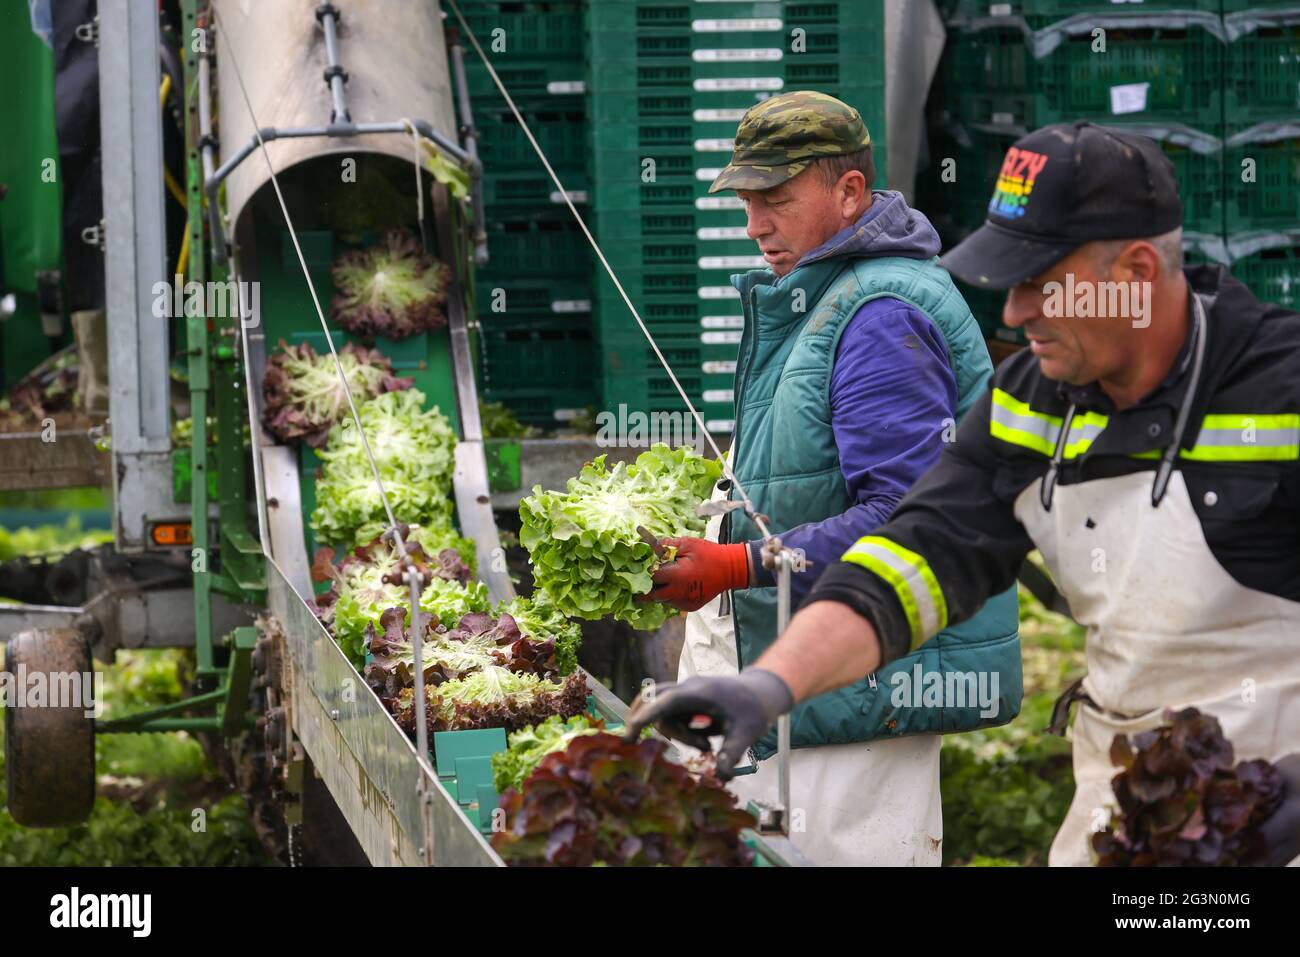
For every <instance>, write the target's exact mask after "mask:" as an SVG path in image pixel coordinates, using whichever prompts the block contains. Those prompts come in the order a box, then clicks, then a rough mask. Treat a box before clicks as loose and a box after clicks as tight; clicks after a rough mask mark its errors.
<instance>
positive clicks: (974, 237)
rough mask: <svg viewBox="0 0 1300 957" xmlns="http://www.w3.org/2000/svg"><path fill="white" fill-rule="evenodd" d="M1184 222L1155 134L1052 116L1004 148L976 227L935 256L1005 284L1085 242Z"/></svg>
mask: <svg viewBox="0 0 1300 957" xmlns="http://www.w3.org/2000/svg"><path fill="white" fill-rule="evenodd" d="M1182 222H1183V204H1182V201H1181V200H1180V199H1179V198H1178V178H1177V176H1176V175H1175V174H1174V164H1173V163H1172V162H1170V160H1169V157H1168V156H1166V155H1165V154H1164V152H1163V151H1162V150H1161V149H1160V146H1159V144H1157V143H1156V142H1155V140H1152V139H1150V138H1148V137H1146V136H1141V135H1139V134H1137V133H1130V132H1128V131H1125V130H1118V129H1115V128H1114V127H1105V126H1094V125H1093V124H1092V123H1090V122H1088V121H1087V120H1079V121H1077V122H1074V123H1057V124H1054V125H1052V126H1044V127H1043V128H1042V129H1038V130H1034V131H1033V132H1032V133H1029V134H1026V135H1025V136H1022V137H1021V138H1020V139H1018V140H1017V141H1016V143H1015V145H1014V146H1012V147H1011V148H1010V149H1009V150H1007V155H1006V157H1005V158H1004V159H1003V161H1002V168H1001V170H1000V172H999V173H998V179H997V183H996V184H995V185H994V189H993V198H992V199H991V200H990V201H989V209H988V214H987V215H986V216H985V219H984V225H983V226H981V227H980V228H979V229H977V230H975V232H973V233H971V234H970V235H969V236H967V237H966V238H965V239H964V240H962V241H961V242H960V243H959V244H958V245H956V246H954V247H953V248H952V249H950V250H949V251H948V253H947V254H946V255H945V256H944V257H943V258H942V259H941V260H939V263H940V265H942V266H943V267H944V268H945V269H947V270H948V271H949V272H950V273H952V274H953V275H954V276H956V277H957V278H958V279H960V280H962V281H963V282H965V283H968V284H969V285H972V286H976V287H979V288H984V289H1010V288H1011V287H1012V286H1015V285H1018V284H1019V283H1022V282H1024V281H1025V280H1026V279H1030V278H1032V277H1034V276H1037V275H1038V274H1039V273H1041V272H1043V271H1044V270H1046V269H1048V268H1050V267H1051V266H1053V265H1055V264H1056V263H1058V262H1060V261H1061V260H1062V259H1064V258H1065V257H1066V256H1068V255H1069V254H1070V253H1072V252H1074V250H1076V249H1078V248H1079V247H1080V246H1082V245H1083V244H1084V243H1089V242H1093V241H1094V240H1104V239H1137V238H1140V237H1144V236H1159V235H1161V234H1162V233H1167V232H1169V231H1170V230H1173V229H1177V228H1178V227H1179V226H1181V225H1182Z"/></svg>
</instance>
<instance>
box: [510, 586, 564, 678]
mask: <svg viewBox="0 0 1300 957" xmlns="http://www.w3.org/2000/svg"><path fill="white" fill-rule="evenodd" d="M497 611H498V613H501V612H504V613H505V614H508V615H510V617H512V618H513V619H514V620H515V624H517V625H518V626H519V630H520V631H521V632H522V633H523V634H525V635H527V636H528V637H529V638H531V639H533V640H534V641H544V640H546V639H547V638H552V639H554V641H555V659H556V667H557V669H558V670H559V672H560V674H562V675H567V674H569V673H570V672H572V671H573V670H574V669H575V668H577V667H578V648H579V647H580V646H581V645H582V626H580V625H579V624H578V623H577V622H576V621H570V620H569V619H568V618H566V617H565V615H564V612H562V611H560V609H559V608H558V607H556V605H555V601H554V600H553V599H552V598H551V596H550V595H548V594H546V592H545V591H543V590H542V589H540V588H535V589H534V590H533V593H532V594H531V595H529V596H527V597H524V596H520V597H518V598H511V599H510V600H509V601H504V602H502V603H501V604H500V605H499V606H498V608H497Z"/></svg>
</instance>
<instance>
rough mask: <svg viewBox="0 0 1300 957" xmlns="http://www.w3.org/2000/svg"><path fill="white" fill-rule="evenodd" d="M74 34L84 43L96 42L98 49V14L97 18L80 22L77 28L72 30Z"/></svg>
mask: <svg viewBox="0 0 1300 957" xmlns="http://www.w3.org/2000/svg"><path fill="white" fill-rule="evenodd" d="M72 35H73V36H75V37H76V38H77V39H78V40H80V41H81V42H82V43H93V44H95V49H96V50H98V49H99V17H98V16H96V17H95V19H93V20H90V21H87V22H86V23H78V24H77V27H76V29H75V30H73V31H72Z"/></svg>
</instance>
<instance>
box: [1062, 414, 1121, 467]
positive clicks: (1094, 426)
mask: <svg viewBox="0 0 1300 957" xmlns="http://www.w3.org/2000/svg"><path fill="white" fill-rule="evenodd" d="M1109 422H1110V418H1109V417H1108V416H1104V415H1102V414H1101V413H1100V412H1084V413H1082V414H1078V413H1076V414H1075V416H1074V418H1073V419H1071V420H1070V438H1069V439H1067V440H1066V443H1065V449H1064V457H1065V458H1067V459H1072V458H1074V457H1075V456H1078V455H1082V454H1083V453H1084V452H1086V451H1088V449H1090V448H1092V443H1093V442H1095V441H1096V440H1097V436H1099V435H1101V433H1102V432H1103V431H1104V430H1105V428H1106V425H1107V423H1109ZM1076 429H1078V430H1079V431H1080V432H1081V433H1083V434H1082V435H1080V436H1079V437H1078V438H1075V437H1074V433H1075V430H1076ZM1052 451H1053V452H1055V451H1056V448H1055V446H1053V448H1052Z"/></svg>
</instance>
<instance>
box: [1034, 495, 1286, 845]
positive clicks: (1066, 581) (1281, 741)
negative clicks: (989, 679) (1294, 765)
mask: <svg viewBox="0 0 1300 957" xmlns="http://www.w3.org/2000/svg"><path fill="white" fill-rule="evenodd" d="M1151 489H1152V473H1151V472H1138V473H1134V474H1132V475H1123V476H1118V477H1115V478H1108V479H1100V480H1097V481H1089V482H1084V483H1082V484H1078V485H1058V486H1057V487H1056V489H1055V491H1054V497H1053V500H1052V507H1051V511H1045V510H1044V509H1043V506H1042V504H1041V502H1040V500H1039V490H1040V483H1039V482H1033V483H1032V484H1031V485H1030V486H1029V487H1028V488H1026V489H1025V490H1024V491H1023V492H1021V494H1020V495H1019V497H1018V498H1017V499H1016V506H1015V513H1016V517H1017V518H1018V519H1019V520H1020V522H1021V524H1023V525H1024V527H1025V529H1026V531H1028V533H1029V536H1030V538H1032V539H1033V540H1034V542H1035V543H1036V544H1037V545H1038V547H1039V550H1040V551H1041V552H1042V555H1043V558H1044V560H1045V561H1046V563H1047V566H1048V568H1049V569H1050V570H1051V572H1052V577H1053V578H1054V579H1055V580H1056V586H1057V588H1058V589H1060V592H1061V594H1062V595H1063V596H1065V598H1066V599H1067V600H1068V601H1069V603H1070V611H1071V613H1072V614H1073V616H1074V618H1075V619H1076V620H1077V621H1078V622H1079V623H1080V624H1082V625H1084V626H1085V627H1086V628H1087V629H1088V636H1087V646H1086V656H1087V662H1088V676H1087V678H1085V679H1084V683H1083V686H1084V690H1085V691H1087V693H1088V695H1089V697H1091V698H1092V700H1093V702H1095V704H1096V707H1090V706H1089V705H1088V704H1087V703H1086V702H1080V704H1079V709H1078V713H1077V716H1076V718H1075V722H1074V726H1073V751H1074V780H1075V793H1074V800H1073V801H1072V802H1071V804H1070V810H1069V812H1068V813H1067V814H1066V817H1065V820H1064V822H1063V823H1062V824H1061V828H1060V830H1059V831H1058V832H1057V835H1056V839H1055V841H1053V843H1052V849H1051V852H1050V854H1049V857H1048V863H1049V864H1051V865H1053V866H1086V865H1089V864H1091V863H1092V859H1091V857H1090V849H1089V843H1088V839H1089V837H1090V835H1091V834H1092V833H1093V831H1094V830H1099V829H1100V828H1101V827H1104V826H1105V824H1106V823H1107V821H1108V820H1109V812H1110V810H1111V809H1112V808H1114V807H1115V805H1116V801H1115V796H1114V792H1113V791H1112V789H1111V779H1112V778H1114V776H1115V775H1116V774H1117V773H1118V772H1119V769H1118V768H1116V767H1114V766H1112V765H1111V763H1110V758H1109V754H1108V752H1109V749H1110V743H1111V740H1112V739H1113V738H1114V736H1115V735H1116V734H1128V735H1131V734H1136V733H1138V732H1140V731H1144V730H1148V729H1151V728H1154V727H1157V726H1159V725H1160V724H1161V723H1162V713H1163V712H1164V710H1165V709H1166V708H1174V709H1179V708H1185V707H1188V706H1195V707H1197V708H1199V709H1200V710H1201V711H1203V712H1207V713H1209V714H1213V715H1214V716H1215V717H1216V718H1218V719H1219V723H1220V724H1221V725H1222V726H1223V733H1224V735H1225V736H1226V737H1227V738H1228V739H1229V740H1230V741H1232V744H1233V748H1234V753H1235V757H1236V760H1237V761H1244V760H1249V759H1252V758H1266V759H1268V760H1276V759H1278V758H1280V757H1282V756H1283V755H1286V754H1290V753H1292V752H1294V751H1296V750H1300V653H1298V651H1300V649H1298V646H1297V633H1300V603H1298V602H1293V601H1288V600H1286V599H1284V598H1280V597H1278V596H1275V595H1269V594H1267V593H1264V592H1259V591H1255V590H1254V589H1250V588H1246V587H1245V586H1243V585H1241V584H1239V583H1238V582H1237V581H1236V580H1235V579H1233V578H1232V577H1231V576H1230V575H1229V574H1228V573H1227V572H1226V571H1224V570H1223V567H1222V566H1221V565H1219V563H1218V561H1217V560H1216V559H1215V558H1214V555H1213V553H1212V552H1211V551H1210V548H1209V545H1207V544H1206V541H1205V535H1204V533H1203V531H1202V529H1201V522H1200V519H1199V518H1198V517H1197V515H1196V512H1195V509H1194V508H1193V506H1192V501H1191V498H1190V496H1189V493H1188V490H1187V484H1186V482H1185V481H1184V479H1183V474H1182V472H1179V471H1175V472H1174V473H1173V475H1172V476H1171V478H1170V482H1169V486H1168V490H1167V491H1166V494H1165V496H1164V498H1163V500H1162V501H1161V503H1160V506H1159V507H1158V508H1154V507H1152V505H1151ZM1090 525H1091V527H1089V526H1090ZM1297 860H1300V859H1297ZM1292 863H1295V862H1292Z"/></svg>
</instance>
